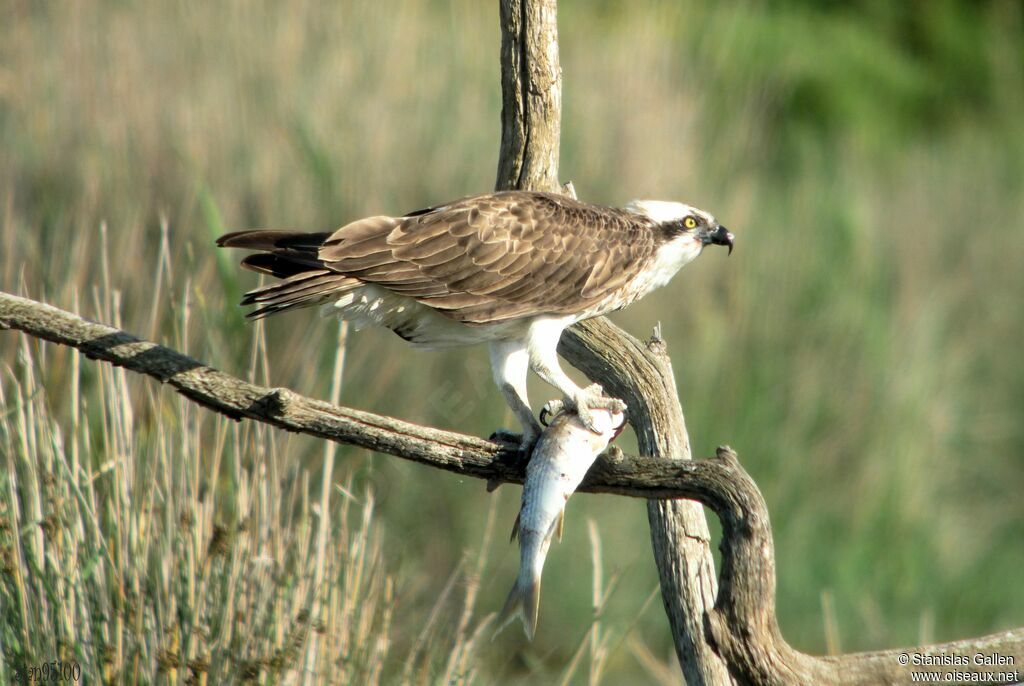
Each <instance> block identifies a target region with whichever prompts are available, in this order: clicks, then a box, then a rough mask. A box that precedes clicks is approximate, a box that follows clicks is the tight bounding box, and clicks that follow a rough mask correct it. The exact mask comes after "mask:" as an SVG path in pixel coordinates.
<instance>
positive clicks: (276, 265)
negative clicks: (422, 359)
mask: <svg viewBox="0 0 1024 686" xmlns="http://www.w3.org/2000/svg"><path fill="white" fill-rule="evenodd" d="M217 244H218V245H219V246H221V247H225V248H246V249H250V250H256V251H258V252H256V253H254V254H251V255H248V256H247V257H245V258H244V259H243V260H242V266H243V267H246V268H248V269H251V270H253V271H256V272H261V273H264V274H270V275H272V276H275V277H277V278H279V279H280V281H276V282H274V283H272V284H270V285H267V286H263V287H262V288H257V289H256V290H253V291H250V292H249V293H247V294H246V296H245V299H244V300H243V301H242V304H243V305H255V306H256V307H257V309H256V310H254V311H252V312H250V313H249V316H250V317H263V316H266V315H270V314H276V313H278V312H283V311H285V310H289V309H292V308H296V307H307V306H311V305H325V306H326V307H325V308H324V310H325V312H330V313H334V314H337V315H338V316H340V317H342V318H344V319H346V320H349V321H351V322H352V323H353V325H354V326H355V327H357V328H361V327H365V326H371V325H373V326H383V327H385V328H387V329H390V330H392V331H394V332H395V333H396V334H398V335H399V336H401V337H402V338H404V339H405V340H406V341H408V342H409V343H410V344H412V345H413V346H414V347H417V348H428V349H438V348H451V347H456V346H464V345H471V344H475V343H488V344H489V346H490V360H491V368H492V371H493V375H494V381H495V382H496V383H497V385H498V387H499V388H500V389H501V391H502V393H503V394H504V396H505V398H506V400H507V401H508V404H509V405H510V406H511V408H512V410H513V411H514V413H515V414H516V417H517V418H518V419H519V421H520V423H521V424H522V430H523V433H522V435H521V438H520V440H521V443H520V445H521V447H522V448H523V449H524V450H528V449H529V448H530V447H531V446H532V445H533V443H534V441H535V440H536V438H537V437H538V436H539V435H540V431H541V427H540V425H539V423H538V421H537V419H536V418H535V417H534V414H533V411H532V410H531V409H530V405H529V401H528V400H527V395H526V378H527V370H528V369H532V370H533V371H534V372H535V373H536V374H537V375H538V376H540V378H542V379H543V380H544V381H546V382H547V383H549V384H551V385H552V386H554V387H555V388H557V389H558V390H559V391H560V392H561V393H562V395H563V400H562V401H561V402H562V404H563V406H564V407H566V408H567V409H571V410H575V411H576V412H578V414H579V416H580V419H581V420H582V421H583V423H584V424H585V425H587V426H590V427H591V428H593V422H592V418H591V410H592V409H593V408H606V409H612V410H613V411H620V412H621V411H622V410H623V409H624V407H625V406H624V405H623V403H622V402H621V401H620V400H617V399H614V398H608V397H606V396H605V395H604V393H603V391H602V390H601V387H600V386H598V385H597V384H594V385H592V386H589V387H586V388H581V387H580V386H578V385H576V384H575V383H574V382H573V381H572V379H570V378H569V376H568V375H566V373H565V372H564V371H563V370H562V368H561V366H560V365H559V362H558V354H557V352H556V349H557V346H558V340H559V338H560V337H561V335H562V331H563V330H564V329H565V328H566V327H568V326H570V325H571V324H573V323H575V322H578V321H580V320H583V319H587V318H589V317H596V316H598V315H603V314H606V313H608V312H612V311H614V310H618V309H621V308H623V307H626V306H627V305H629V304H631V303H633V302H634V301H636V300H638V299H639V298H641V297H643V296H644V295H646V294H647V293H650V292H651V291H652V290H654V289H655V288H658V287H659V286H663V285H665V284H666V283H668V281H669V280H670V279H671V278H672V277H673V276H675V274H676V272H677V271H679V269H680V268H681V267H682V266H683V265H685V264H687V263H688V262H690V261H691V260H693V259H694V258H696V257H697V256H698V255H699V254H700V253H701V251H702V250H703V248H704V246H706V245H709V244H717V245H726V246H728V247H729V252H730V253H731V252H732V247H733V235H732V234H731V233H729V232H728V231H727V230H726V229H725V227H723V226H722V225H721V224H719V223H718V222H717V221H716V220H715V218H714V217H713V216H712V215H711V214H709V213H707V212H704V211H702V210H699V209H696V208H694V207H690V206H688V205H684V204H682V203H677V202H663V201H652V200H643V201H633V202H632V203H630V204H629V205H627V206H626V207H625V208H624V209H618V208H611V207H601V206H597V205H591V204H587V203H583V202H579V201H577V200H574V199H572V198H569V197H568V196H562V195H558V194H553V193H539V192H527V191H503V192H497V193H488V194H485V195H476V196H471V197H467V198H463V199H461V200H456V201H454V202H450V203H448V204H445V205H438V206H435V207H429V208H426V209H423V210H418V211H416V212H410V213H409V214H405V215H402V216H399V217H389V216H375V217H368V218H366V219H360V220H358V221H354V222H351V223H350V224H346V225H345V226H343V227H341V228H340V229H338V230H337V231H334V232H333V233H330V232H326V233H306V232H297V231H274V230H255V231H240V232H236V233H229V234H226V235H224V236H221V237H220V238H219V239H218V240H217Z"/></svg>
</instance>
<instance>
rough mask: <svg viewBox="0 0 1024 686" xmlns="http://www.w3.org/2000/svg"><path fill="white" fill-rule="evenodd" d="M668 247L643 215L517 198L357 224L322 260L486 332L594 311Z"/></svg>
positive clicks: (535, 196)
mask: <svg viewBox="0 0 1024 686" xmlns="http://www.w3.org/2000/svg"><path fill="white" fill-rule="evenodd" d="M658 246H659V242H658V237H657V232H654V231H650V224H649V222H648V220H646V219H645V218H643V217H642V216H640V215H636V214H632V213H629V212H626V211H625V210H612V209H605V208H597V207H593V206H590V205H585V204H583V203H580V202H577V201H575V200H572V199H569V198H566V197H563V196H560V195H554V194H547V193H532V192H518V191H509V192H501V193H493V194H488V195H482V196H475V197H470V198H465V199H463V200H459V201H456V202H453V203H449V204H448V205H444V206H441V207H437V208H430V209H427V210H421V211H418V212H414V213H411V214H409V215H406V216H404V217H395V218H392V217H370V218H368V219H363V220H360V221H357V222H353V223H351V224H348V225H346V226H344V227H342V228H341V229H338V231H336V232H335V233H334V234H332V235H331V236H330V238H328V239H327V240H326V242H325V243H324V245H323V247H322V248H321V249H320V251H319V253H318V258H319V260H320V261H321V262H322V263H323V266H324V267H325V268H327V269H329V270H331V271H334V272H337V273H341V274H344V275H346V276H350V277H353V278H357V279H359V280H360V281H361V282H364V283H373V284H378V285H380V286H382V287H384V288H388V289H390V290H392V291H394V292H396V293H400V294H402V295H407V296H410V297H413V298H416V299H418V300H420V301H421V302H423V303H424V304H427V305H429V306H431V307H435V308H437V309H439V310H442V311H444V312H445V314H447V315H448V316H450V317H452V318H453V319H456V320H458V321H461V322H464V323H466V324H486V323H492V322H499V321H505V320H508V319H512V318H517V317H522V316H527V315H530V314H541V313H549V314H567V313H576V312H581V311H585V310H586V309H587V308H588V307H591V306H593V305H595V304H596V303H598V302H600V301H601V300H602V299H604V298H606V297H607V296H608V295H609V294H610V293H611V292H612V291H613V290H614V289H615V288H618V287H621V286H622V285H623V284H625V283H626V282H627V281H628V279H629V278H631V277H632V275H633V274H634V273H635V268H636V267H637V266H641V265H642V264H644V263H645V261H647V260H650V259H652V258H653V257H654V254H655V251H656V250H657V248H658Z"/></svg>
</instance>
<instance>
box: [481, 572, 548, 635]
mask: <svg viewBox="0 0 1024 686" xmlns="http://www.w3.org/2000/svg"><path fill="white" fill-rule="evenodd" d="M539 612H540V577H539V576H529V577H526V578H524V577H519V578H517V579H516V583H515V585H514V586H512V591H511V592H510V593H509V594H508V600H506V601H505V606H504V607H503V608H501V613H500V614H499V615H498V628H497V629H496V630H495V632H494V635H495V636H497V635H498V634H499V633H501V631H502V629H504V628H505V627H506V626H508V625H509V624H510V623H511V622H512V620H514V619H515V618H516V617H517V616H518V617H519V618H520V619H521V620H522V622H523V632H524V633H525V634H526V638H527V639H529V640H531V641H532V640H533V634H534V632H535V631H536V630H537V615H538V614H539ZM492 640H493V639H492Z"/></svg>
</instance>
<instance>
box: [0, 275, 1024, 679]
mask: <svg viewBox="0 0 1024 686" xmlns="http://www.w3.org/2000/svg"><path fill="white" fill-rule="evenodd" d="M603 326H604V325H603V324H600V323H598V324H596V325H593V326H591V325H588V326H587V327H583V328H582V329H581V330H580V332H581V333H580V334H579V335H574V336H572V337H570V339H569V341H568V343H567V345H568V346H569V349H572V348H573V347H574V346H577V345H591V344H593V343H594V340H593V339H590V338H588V337H590V336H594V337H597V336H600V335H601V333H600V332H601V328H602V327H603ZM0 329H16V330H19V331H22V332H24V333H27V334H29V335H31V336H34V337H36V338H41V339H44V340H47V341H51V342H54V343H59V344H61V345H67V346H70V347H73V348H77V349H78V350H80V351H81V352H83V353H84V354H85V355H86V356H87V357H89V358H92V359H97V360H103V361H105V362H109V363H111V364H114V365H116V366H119V367H124V368H125V369H129V370H131V371H134V372H138V373H140V374H145V375H147V376H151V377H153V378H154V379H157V380H158V381H160V382H161V383H166V384H169V385H170V386H172V387H174V388H175V389H176V390H177V391H178V392H179V393H181V394H182V395H184V396H185V397H186V398H188V399H189V400H191V401H193V402H196V403H199V404H201V405H203V406H204V407H207V408H209V409H211V410H214V411H216V412H219V413H221V414H223V415H226V416H228V417H231V418H233V419H242V418H248V419H254V420H256V421H260V422H264V423H267V424H270V425H272V426H276V427H279V428H282V429H286V430H288V431H295V432H298V433H304V434H309V435H311V436H316V437H318V438H324V439H328V440H332V441H337V442H338V443H345V444H351V445H358V446H361V447H363V448H368V449H370V450H375V451H378V452H384V453H388V454H391V455H395V456H397V457H401V458H404V459H407V460H411V461H413V462H418V463H420V464H425V465H429V466H432V467H437V468H440V469H444V470H446V471H450V472H454V473H456V474H460V475H462V476H471V477H475V478H478V479H483V480H485V481H489V482H492V483H505V482H508V483H522V482H523V479H524V478H525V465H524V464H522V463H521V461H520V460H519V458H518V454H517V453H516V452H507V451H503V450H502V449H501V447H500V446H498V445H497V444H495V443H491V442H490V441H486V440H483V439H481V438H476V437H473V436H467V435H464V434H459V433H455V432H452V431H443V430H440V429H433V428H429V427H424V426H419V425H417V424H412V423H410V422H405V421H402V420H399V419H394V418H392V417H385V416H381V415H376V414H373V413H370V412H362V411H360V410H354V409H351V408H347V407H340V406H336V405H331V404H329V403H325V402H322V401H319V400H314V399H311V398H307V397H304V396H302V395H299V394H298V393H295V392H293V391H290V390H288V389H286V388H268V387H266V386H259V385H256V384H251V383H248V382H246V381H243V380H242V379H239V378H237V377H234V376H231V375H230V374H226V373H224V372H221V371H218V370H217V369H214V368H213V367H211V366H209V365H206V364H203V363H202V362H200V361H198V360H195V359H193V358H191V357H188V356H186V355H182V354H181V353H179V352H177V351H175V350H172V349H170V348H167V347H164V346H161V345H157V344H155V343H151V342H149V341H144V340H141V339H139V338H136V337H135V336H133V335H131V334H129V333H127V332H125V331H121V330H120V329H115V328H112V327H109V326H105V325H103V324H97V323H94V322H89V321H86V320H84V319H82V318H81V317H79V316H77V315H75V314H72V313H70V312H66V311H64V310H61V309H58V308H56V307H52V306H50V305H45V304H43V303H39V302H36V301H34V300H29V299H27V298H22V297H18V296H15V295H11V294H9V293H4V292H2V291H0ZM633 340H634V341H635V342H636V344H639V342H638V341H636V339H633ZM639 345H642V344H639ZM590 371H594V370H590ZM616 390H619V389H616ZM621 390H622V391H623V395H625V396H626V398H627V399H628V400H629V401H631V402H632V401H640V400H641V399H640V398H633V397H632V396H630V395H629V392H628V391H629V389H628V388H625V387H623V388H622V389H621ZM579 490H581V491H587V492H591V493H609V494H614V495H622V496H629V497H634V498H647V499H652V498H653V499H679V498H686V499H691V500H695V501H698V502H700V503H703V504H704V505H706V506H708V507H710V508H711V509H712V510H713V511H714V512H715V514H716V515H718V517H719V518H720V519H721V521H722V531H723V540H722V545H721V548H722V568H721V576H720V579H719V581H720V587H719V591H718V597H717V601H716V604H715V608H714V609H713V610H712V611H710V612H708V613H707V614H706V615H705V623H706V625H707V631H708V634H709V638H710V640H711V644H712V645H713V646H714V648H715V650H716V651H717V653H718V654H720V655H721V656H722V657H723V658H724V659H725V661H726V663H727V664H728V665H729V669H730V672H731V673H732V675H733V676H734V677H735V678H736V679H738V680H739V681H740V682H742V683H749V684H757V685H758V686H761V685H763V684H769V685H770V684H780V685H781V684H823V685H824V684H843V685H855V684H856V685H860V684H863V685H865V686H867V685H875V684H905V683H913V682H912V681H911V672H912V671H913V670H914V669H915V668H914V667H912V666H903V665H901V664H900V661H899V656H900V655H902V654H907V655H910V656H913V655H932V656H935V655H942V654H945V655H948V656H958V657H962V658H964V659H966V660H968V661H969V664H967V665H966V666H954V665H946V666H935V667H923V668H920V667H919V668H916V669H917V670H918V671H920V670H922V669H923V670H927V671H937V672H940V673H943V674H944V673H947V672H952V671H957V672H960V673H964V672H977V673H993V672H1000V671H1004V670H1005V671H1007V672H1008V673H1012V672H1013V670H1015V669H1016V670H1017V674H1019V673H1020V669H1021V667H1020V665H1022V664H1024V628H1020V629H1014V630H1011V631H1006V632H1002V633H997V634H992V635H989V636H984V637H981V638H972V639H966V640H962V641H955V642H952V643H945V644H940V645H933V646H925V647H920V648H911V649H899V650H887V651H880V652H873V653H855V654H850V655H842V656H837V657H813V656H810V655H805V654H803V653H800V652H798V651H796V650H794V649H793V648H791V647H790V646H789V644H787V643H786V641H785V639H784V638H783V637H782V635H781V633H780V631H779V628H778V623H777V622H776V618H775V556H774V549H773V544H772V536H771V525H770V523H769V518H768V510H767V506H766V505H765V502H764V498H763V497H762V496H761V493H760V491H759V490H758V488H757V486H756V484H755V483H754V481H753V480H752V479H751V478H750V475H749V474H747V472H746V471H745V470H744V469H743V467H742V466H741V465H740V463H739V461H738V460H737V458H736V455H735V453H733V452H732V451H731V450H729V449H728V448H720V449H719V450H718V453H717V455H716V457H715V458H712V459H707V460H666V459H660V458H651V457H634V456H622V457H618V458H615V457H611V456H609V455H607V454H605V455H602V456H601V457H599V458H598V460H597V462H595V464H594V466H593V467H592V468H591V470H590V472H589V473H588V474H587V477H586V479H585V480H584V481H583V484H582V486H581V487H580V489H579ZM978 654H980V655H986V656H991V655H1000V656H1003V658H1005V659H1010V660H1013V661H1014V662H1013V664H1012V665H1009V664H1007V665H1006V666H1003V667H999V666H995V667H991V666H984V665H976V664H974V663H973V660H974V659H975V655H978ZM986 683H998V684H1003V683H1013V679H1012V678H1007V679H1003V680H996V681H990V682H986Z"/></svg>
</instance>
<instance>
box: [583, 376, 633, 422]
mask: <svg viewBox="0 0 1024 686" xmlns="http://www.w3.org/2000/svg"><path fill="white" fill-rule="evenodd" d="M574 404H575V405H576V413H577V414H578V415H579V417H580V421H581V422H582V423H583V425H584V426H585V427H587V428H588V429H589V430H591V431H593V432H594V433H601V431H600V430H599V429H598V428H597V425H596V424H595V422H594V416H593V412H592V410H608V411H609V412H611V413H613V414H616V413H623V412H625V411H626V403H624V402H623V401H622V400H620V399H619V398H611V397H609V396H606V395H604V389H603V388H601V386H600V385H599V384H593V385H590V386H587V387H586V388H584V389H583V390H581V391H580V392H579V394H577V396H576V398H575V403H574Z"/></svg>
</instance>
